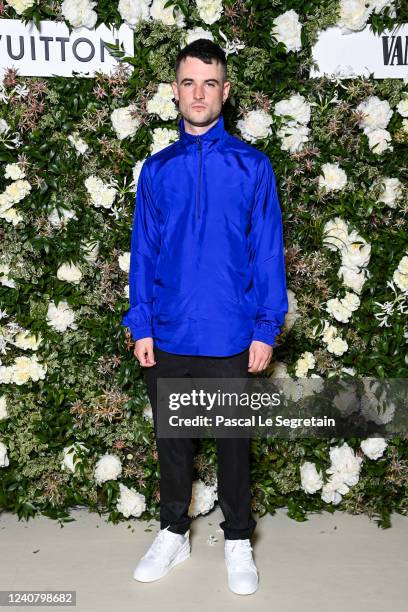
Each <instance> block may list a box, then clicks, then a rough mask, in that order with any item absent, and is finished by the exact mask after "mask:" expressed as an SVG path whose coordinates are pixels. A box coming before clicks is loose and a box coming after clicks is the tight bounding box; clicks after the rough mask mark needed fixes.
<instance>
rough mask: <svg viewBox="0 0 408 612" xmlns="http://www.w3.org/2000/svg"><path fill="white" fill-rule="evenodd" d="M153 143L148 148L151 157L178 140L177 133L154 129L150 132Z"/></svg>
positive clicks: (164, 129) (165, 129)
mask: <svg viewBox="0 0 408 612" xmlns="http://www.w3.org/2000/svg"><path fill="white" fill-rule="evenodd" d="M152 136H153V142H152V144H151V147H150V152H151V155H154V154H155V153H158V152H159V151H161V150H162V149H165V148H166V147H168V146H169V145H170V144H171V143H172V142H175V141H176V140H178V131H177V130H172V129H169V128H155V129H154V130H153V132H152Z"/></svg>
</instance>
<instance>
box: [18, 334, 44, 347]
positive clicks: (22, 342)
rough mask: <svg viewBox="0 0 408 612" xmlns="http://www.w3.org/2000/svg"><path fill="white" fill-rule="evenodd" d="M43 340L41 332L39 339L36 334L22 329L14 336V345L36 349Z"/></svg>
mask: <svg viewBox="0 0 408 612" xmlns="http://www.w3.org/2000/svg"><path fill="white" fill-rule="evenodd" d="M41 342H42V337H41V334H40V335H39V338H38V340H37V339H36V337H35V335H34V334H30V332H28V331H21V332H18V334H17V335H16V336H15V338H14V345H15V346H18V347H19V348H21V349H24V350H27V349H30V350H32V351H36V350H37V349H38V347H39V346H40V344H41Z"/></svg>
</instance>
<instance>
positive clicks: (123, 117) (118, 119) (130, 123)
mask: <svg viewBox="0 0 408 612" xmlns="http://www.w3.org/2000/svg"><path fill="white" fill-rule="evenodd" d="M134 111H135V107H134V105H132V104H129V106H124V107H122V108H115V110H113V111H112V113H111V122H112V126H113V129H114V130H115V132H116V135H117V137H118V138H119V140H123V139H124V138H128V137H129V136H130V137H132V136H134V135H135V134H136V132H137V130H138V127H139V126H140V121H139V120H138V119H137V118H136V117H135V116H134Z"/></svg>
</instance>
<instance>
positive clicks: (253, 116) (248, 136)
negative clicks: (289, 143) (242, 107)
mask: <svg viewBox="0 0 408 612" xmlns="http://www.w3.org/2000/svg"><path fill="white" fill-rule="evenodd" d="M272 121H273V119H272V117H271V116H270V115H268V113H267V112H266V111H264V110H263V109H258V110H251V111H249V113H248V114H247V115H246V116H245V117H244V118H243V119H239V121H237V128H238V129H239V131H240V132H241V134H242V136H243V138H245V140H249V141H250V142H256V141H257V140H259V139H261V138H267V137H268V136H269V135H270V134H271V133H272V130H271V127H270V125H271V123H272Z"/></svg>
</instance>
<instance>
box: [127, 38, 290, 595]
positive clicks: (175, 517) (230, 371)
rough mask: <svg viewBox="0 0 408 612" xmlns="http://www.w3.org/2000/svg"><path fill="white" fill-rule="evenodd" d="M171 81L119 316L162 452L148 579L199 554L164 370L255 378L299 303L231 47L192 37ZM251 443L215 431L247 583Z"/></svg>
mask: <svg viewBox="0 0 408 612" xmlns="http://www.w3.org/2000/svg"><path fill="white" fill-rule="evenodd" d="M172 88H173V92H174V97H175V100H176V103H178V107H179V110H180V114H181V115H182V118H181V119H180V121H179V133H180V138H179V140H178V141H177V142H175V143H172V144H171V145H169V146H168V147H166V148H164V149H162V150H161V151H159V152H158V153H156V154H154V155H151V156H150V157H149V158H148V159H147V160H146V161H145V163H144V164H143V166H142V170H141V173H140V177H139V181H138V186H137V193H136V207H135V215H134V223H133V229H132V240H131V257H130V273H129V287H130V289H129V292H130V308H129V310H128V311H127V312H126V313H125V315H124V317H123V320H122V325H126V326H128V327H129V328H130V330H131V333H132V337H133V339H134V340H135V342H136V344H135V349H134V354H135V356H136V358H137V359H138V360H139V362H140V364H141V366H142V367H143V375H144V379H145V382H146V385H147V391H148V395H149V399H150V402H151V405H152V410H153V416H154V425H155V432H156V441H157V449H158V457H159V464H160V520H161V529H160V531H159V533H158V534H157V536H156V538H155V540H154V542H153V544H152V545H151V547H150V548H149V550H148V552H147V553H146V554H145V555H144V557H142V559H141V560H140V562H139V564H138V566H137V567H136V569H135V572H134V578H135V579H136V580H140V581H143V582H148V581H152V580H157V579H158V578H161V577H162V576H164V575H165V574H166V573H167V572H168V571H169V569H170V568H172V567H174V565H176V564H178V563H180V562H182V561H183V560H184V559H186V558H187V557H188V556H189V555H190V541H189V535H190V534H189V527H190V522H191V519H190V517H189V516H188V508H189V504H190V501H191V493H192V478H193V458H194V447H195V443H194V440H192V439H188V438H176V439H169V438H162V437H158V436H157V393H156V382H157V379H158V378H160V377H167V378H172V377H174V378H179V377H186V376H190V377H196V376H198V377H242V378H245V377H246V378H249V377H250V376H252V375H253V374H255V373H256V372H260V371H262V370H264V369H265V368H266V367H267V366H268V364H269V362H270V360H271V357H272V347H273V345H274V342H275V338H276V336H277V335H278V334H279V332H280V328H281V326H282V325H283V323H284V320H285V314H286V312H287V310H288V301H287V292H286V278H285V267H284V248H283V232H282V221H281V212H280V207H279V201H278V196H277V192H276V180H275V175H274V172H273V170H272V166H271V164H270V161H269V159H268V157H267V156H266V155H265V154H264V153H263V152H261V151H259V150H258V149H256V148H255V147H253V146H251V145H249V144H247V143H245V142H244V141H242V140H241V139H239V138H237V137H234V136H232V135H231V134H229V133H228V132H227V131H226V130H225V127H224V120H223V116H222V114H221V113H222V105H223V104H224V103H225V101H226V99H227V97H228V95H229V90H230V83H229V82H228V81H227V65H226V58H225V54H224V52H223V50H222V49H221V48H220V47H219V46H218V45H216V44H214V43H213V42H211V41H209V40H206V39H200V40H197V41H195V42H193V43H191V44H190V45H188V46H187V47H185V48H184V49H182V50H181V51H180V53H179V54H178V57H177V60H176V80H175V81H173V83H172ZM249 450H250V448H249V438H243V439H238V438H228V439H222V438H217V453H218V500H219V503H220V506H221V509H222V511H223V514H224V517H225V520H224V521H223V522H222V523H221V525H220V526H221V527H222V529H223V531H224V536H225V544H224V550H225V561H226V565H227V574H228V585H229V588H230V589H231V590H232V591H233V592H234V593H239V594H250V593H253V592H254V591H255V590H256V589H257V587H258V572H257V569H256V566H255V563H254V560H253V557H252V546H251V543H250V538H251V536H252V533H253V531H254V529H255V525H256V521H255V520H254V518H253V517H252V515H251V510H250V501H251V497H250V470H249Z"/></svg>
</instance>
